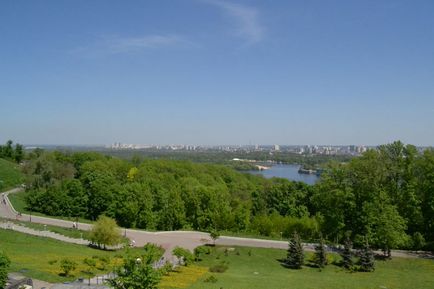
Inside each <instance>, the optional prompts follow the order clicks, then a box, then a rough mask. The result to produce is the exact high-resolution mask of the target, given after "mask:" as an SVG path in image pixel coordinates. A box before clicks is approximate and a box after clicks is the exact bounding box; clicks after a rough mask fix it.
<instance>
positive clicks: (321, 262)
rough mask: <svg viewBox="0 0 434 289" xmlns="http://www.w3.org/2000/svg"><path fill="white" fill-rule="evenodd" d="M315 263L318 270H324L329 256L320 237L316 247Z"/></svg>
mask: <svg viewBox="0 0 434 289" xmlns="http://www.w3.org/2000/svg"><path fill="white" fill-rule="evenodd" d="M313 262H314V263H315V265H316V266H317V267H318V268H324V266H325V265H327V255H326V251H325V245H324V239H323V238H322V236H321V237H320V240H319V243H318V244H317V245H316V246H315V255H314V259H313Z"/></svg>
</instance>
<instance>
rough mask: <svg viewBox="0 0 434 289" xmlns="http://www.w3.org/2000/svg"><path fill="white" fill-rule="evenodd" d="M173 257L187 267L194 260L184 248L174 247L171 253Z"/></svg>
mask: <svg viewBox="0 0 434 289" xmlns="http://www.w3.org/2000/svg"><path fill="white" fill-rule="evenodd" d="M172 253H173V255H175V256H176V257H177V258H178V259H180V260H182V262H183V263H184V265H185V266H188V265H189V264H191V263H192V262H193V260H194V257H193V254H192V253H191V252H190V251H189V250H187V249H184V248H181V247H178V246H177V247H175V249H173V251H172Z"/></svg>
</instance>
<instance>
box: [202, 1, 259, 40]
mask: <svg viewBox="0 0 434 289" xmlns="http://www.w3.org/2000/svg"><path fill="white" fill-rule="evenodd" d="M203 1H204V2H205V3H209V4H211V5H214V6H216V7H218V8H220V9H222V10H223V11H224V12H225V13H226V14H227V15H229V16H230V17H232V18H233V20H234V21H235V24H236V27H235V33H236V34H237V35H238V36H240V37H243V38H245V39H246V40H247V41H248V42H250V43H256V42H259V41H261V40H262V39H263V38H264V34H265V28H264V26H263V25H261V23H260V21H259V11H258V9H256V8H254V7H250V6H246V5H242V4H238V3H233V2H228V1H222V0H203Z"/></svg>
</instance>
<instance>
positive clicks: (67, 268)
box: [60, 258, 77, 276]
mask: <svg viewBox="0 0 434 289" xmlns="http://www.w3.org/2000/svg"><path fill="white" fill-rule="evenodd" d="M76 267H77V264H76V263H75V262H74V261H72V260H70V259H66V258H65V259H62V260H61V261H60V268H61V269H62V271H63V272H62V274H63V275H64V276H69V273H71V271H74V270H75V268H76Z"/></svg>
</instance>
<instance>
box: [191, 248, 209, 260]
mask: <svg viewBox="0 0 434 289" xmlns="http://www.w3.org/2000/svg"><path fill="white" fill-rule="evenodd" d="M210 253H211V250H210V249H209V247H206V246H199V247H196V248H195V249H194V260H195V261H201V260H202V259H201V256H202V255H204V254H206V255H209V254H210Z"/></svg>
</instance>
